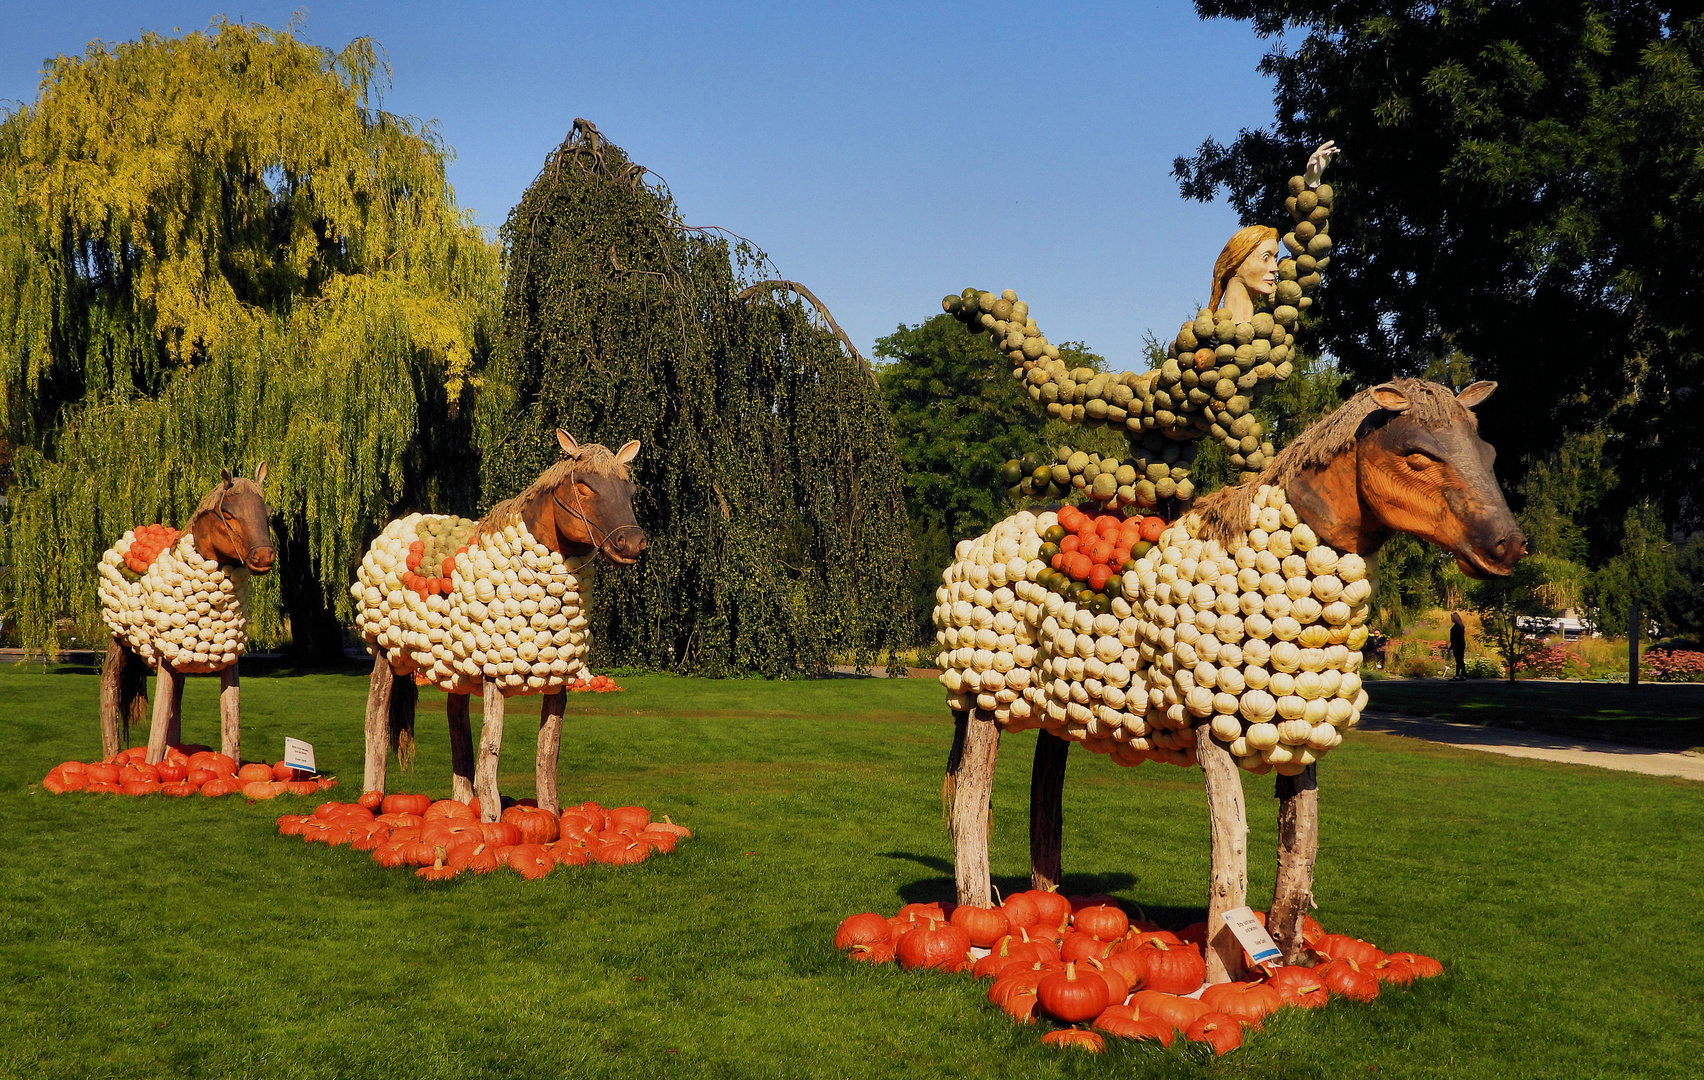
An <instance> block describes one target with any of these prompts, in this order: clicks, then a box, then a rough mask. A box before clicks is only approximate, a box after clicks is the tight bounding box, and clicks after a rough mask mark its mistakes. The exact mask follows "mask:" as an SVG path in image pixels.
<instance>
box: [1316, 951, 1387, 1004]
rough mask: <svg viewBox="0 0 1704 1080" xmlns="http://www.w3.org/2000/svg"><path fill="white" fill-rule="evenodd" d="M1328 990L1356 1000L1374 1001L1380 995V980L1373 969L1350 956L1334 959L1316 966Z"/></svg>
mask: <svg viewBox="0 0 1704 1080" xmlns="http://www.w3.org/2000/svg"><path fill="white" fill-rule="evenodd" d="M1314 971H1315V972H1317V973H1318V974H1319V977H1320V981H1321V982H1323V983H1325V987H1326V989H1327V990H1330V991H1331V992H1332V993H1334V994H1341V995H1343V996H1344V997H1346V998H1353V999H1355V1000H1356V1001H1372V1000H1373V999H1374V998H1376V997H1378V996H1379V981H1378V979H1376V978H1374V977H1373V974H1372V972H1371V971H1368V970H1363V969H1362V967H1361V965H1360V963H1358V962H1357V961H1355V960H1352V959H1349V958H1348V957H1345V958H1343V959H1342V960H1332V961H1331V962H1329V963H1325V964H1321V965H1320V966H1319V967H1317V968H1314Z"/></svg>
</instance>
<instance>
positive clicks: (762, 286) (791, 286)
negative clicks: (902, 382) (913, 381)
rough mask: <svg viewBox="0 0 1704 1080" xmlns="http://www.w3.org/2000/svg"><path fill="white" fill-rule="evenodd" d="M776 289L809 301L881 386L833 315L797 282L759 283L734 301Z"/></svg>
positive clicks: (826, 306)
mask: <svg viewBox="0 0 1704 1080" xmlns="http://www.w3.org/2000/svg"><path fill="white" fill-rule="evenodd" d="M777 289H785V290H787V291H788V292H791V293H797V294H798V295H799V296H802V297H804V298H805V299H806V300H809V301H810V302H811V306H812V307H814V308H816V310H817V314H819V315H821V316H822V317H823V319H824V320H825V321H826V322H827V323H828V328H829V329H830V330H833V331H834V335H835V336H836V337H838V338H839V339H840V341H841V344H843V345H845V346H846V351H847V352H849V353H851V354H852V359H854V360H856V361H858V366H859V367H861V368H863V369H864V374H866V375H868V376H869V377H870V381H871V382H873V383H875V384H876V385H877V386H878V387H879V386H880V385H881V383H880V382H879V381H878V380H877V379H876V373H875V372H874V371H871V370H870V365H869V364H867V363H865V362H864V357H863V354H861V353H860V352H859V351H858V347H857V346H856V345H854V344H852V339H851V338H849V337H847V336H846V331H844V330H842V329H840V324H839V323H837V322H835V321H834V316H833V315H831V314H829V310H828V305H826V304H824V303H823V302H822V301H821V300H818V299H817V298H816V294H815V293H813V292H811V291H810V290H809V289H807V288H805V287H804V286H803V285H800V284H799V283H798V282H796V281H781V280H776V281H760V282H758V283H757V284H755V285H751V286H748V287H746V288H745V289H742V290H741V291H740V294H739V296H737V297H735V299H737V300H750V299H751V298H752V297H754V296H756V295H758V294H759V293H764V292H774V291H775V290H777Z"/></svg>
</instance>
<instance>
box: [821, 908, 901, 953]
mask: <svg viewBox="0 0 1704 1080" xmlns="http://www.w3.org/2000/svg"><path fill="white" fill-rule="evenodd" d="M887 938H888V924H887V920H886V919H884V918H882V917H881V916H880V915H877V914H876V913H875V912H873V911H866V912H864V913H863V914H860V915H849V916H847V917H846V918H845V919H843V920H841V923H840V926H839V928H838V929H836V930H835V931H834V947H835V948H837V949H850V948H851V947H852V946H854V945H869V944H873V943H875V942H885V941H886V940H887Z"/></svg>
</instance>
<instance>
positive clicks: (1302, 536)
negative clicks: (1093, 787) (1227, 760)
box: [936, 486, 1372, 773]
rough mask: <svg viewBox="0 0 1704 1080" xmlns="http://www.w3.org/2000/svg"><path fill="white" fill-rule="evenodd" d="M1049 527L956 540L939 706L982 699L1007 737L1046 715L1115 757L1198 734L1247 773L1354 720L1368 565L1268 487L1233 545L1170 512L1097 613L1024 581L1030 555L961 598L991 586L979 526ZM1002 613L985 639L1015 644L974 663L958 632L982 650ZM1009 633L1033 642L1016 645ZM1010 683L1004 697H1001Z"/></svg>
mask: <svg viewBox="0 0 1704 1080" xmlns="http://www.w3.org/2000/svg"><path fill="white" fill-rule="evenodd" d="M1025 518H1028V519H1029V520H1028V521H1027V522H1026V521H1023V519H1025ZM1055 521H1056V518H1055V516H1054V515H1053V514H1052V513H1044V514H1041V515H1029V514H1019V515H1016V516H1014V517H1012V518H1009V519H1007V520H1006V521H1004V522H1002V523H1001V524H1000V525H997V526H996V527H995V528H994V530H993V531H992V532H991V533H989V534H988V536H986V537H983V538H980V539H978V540H975V541H967V542H966V543H965V544H961V545H960V546H959V551H958V553H957V554H958V561H956V562H955V563H954V564H953V566H952V567H950V568H948V570H947V572H946V574H945V575H944V576H945V579H946V584H945V585H944V586H943V587H942V589H941V590H939V591H938V592H937V597H938V598H939V599H940V600H941V604H940V606H938V607H937V608H936V624H937V625H938V626H940V627H941V631H940V633H939V634H938V635H937V638H938V640H939V641H940V642H941V643H942V645H943V646H945V647H946V649H947V651H945V652H943V653H942V654H941V656H940V657H939V663H940V666H941V667H942V669H943V673H942V676H941V681H942V683H943V684H944V685H945V686H946V687H947V690H948V694H949V697H948V703H949V705H950V706H951V707H952V708H954V709H958V710H966V709H970V708H978V709H984V710H987V711H988V712H990V713H991V714H992V716H993V719H994V720H995V722H996V723H999V724H1000V725H1001V726H1002V727H1003V728H1004V729H1005V730H1009V731H1010V730H1022V729H1025V728H1030V727H1045V728H1046V729H1048V730H1049V731H1051V732H1053V733H1054V734H1056V735H1058V736H1060V737H1061V738H1066V739H1071V740H1073V741H1077V742H1081V743H1083V744H1084V745H1085V746H1087V747H1088V748H1089V749H1091V750H1094V751H1096V752H1097V753H1105V754H1109V755H1111V756H1112V757H1113V759H1114V760H1116V761H1118V762H1119V763H1120V764H1125V765H1136V764H1140V763H1141V762H1142V761H1145V760H1154V761H1165V762H1169V763H1172V764H1176V765H1189V764H1193V763H1194V762H1195V761H1196V760H1197V759H1196V754H1195V746H1196V740H1197V738H1198V736H1199V731H1200V730H1201V729H1202V728H1205V729H1206V730H1207V731H1209V732H1211V734H1212V736H1213V737H1214V738H1216V739H1218V740H1219V741H1220V742H1221V744H1223V745H1224V746H1225V747H1227V749H1229V751H1230V752H1231V754H1232V755H1234V756H1235V758H1236V760H1237V763H1238V764H1239V765H1241V766H1242V767H1243V768H1245V769H1249V770H1251V771H1254V772H1267V771H1270V770H1272V769H1277V770H1278V771H1280V772H1284V773H1296V772H1299V771H1301V770H1302V769H1304V768H1306V767H1307V766H1308V765H1310V764H1312V763H1313V762H1314V761H1316V760H1318V758H1319V757H1320V756H1321V755H1323V754H1324V753H1326V752H1327V751H1329V750H1330V749H1331V748H1332V747H1335V746H1337V745H1338V744H1339V743H1340V742H1342V739H1343V736H1342V732H1343V731H1344V730H1346V729H1348V728H1351V727H1354V726H1355V724H1356V723H1357V722H1358V721H1359V719H1360V715H1361V710H1362V709H1363V708H1365V707H1366V703H1367V695H1366V691H1365V690H1363V689H1362V687H1361V677H1360V668H1361V653H1360V649H1361V646H1362V645H1364V644H1365V643H1366V640H1367V630H1366V626H1365V623H1366V617H1367V613H1368V607H1367V601H1368V598H1369V597H1370V596H1371V594H1372V583H1371V582H1370V581H1369V580H1368V577H1367V565H1366V562H1365V561H1364V560H1363V559H1362V558H1361V557H1360V556H1359V555H1355V554H1342V555H1340V554H1338V553H1337V552H1336V551H1334V550H1332V549H1331V548H1330V547H1328V546H1327V545H1325V544H1323V543H1321V542H1320V541H1319V539H1318V537H1316V536H1315V535H1314V533H1313V530H1312V529H1310V528H1309V527H1308V526H1307V525H1306V524H1304V523H1303V522H1301V521H1300V520H1299V519H1298V518H1297V516H1296V513H1295V510H1294V508H1293V507H1291V505H1290V503H1289V501H1288V500H1287V499H1286V498H1285V495H1284V492H1283V490H1282V489H1281V488H1277V487H1269V486H1262V487H1260V488H1259V489H1258V490H1257V491H1256V492H1255V494H1254V496H1253V498H1252V499H1251V502H1250V506H1249V519H1248V532H1247V535H1246V538H1245V539H1244V540H1243V542H1242V543H1241V544H1239V545H1238V546H1237V547H1236V548H1235V550H1233V551H1229V552H1227V551H1226V550H1225V549H1224V548H1223V547H1222V546H1221V545H1220V544H1219V543H1218V542H1217V541H1216V540H1211V539H1202V538H1201V536H1200V522H1199V518H1198V517H1196V516H1195V515H1188V516H1186V517H1185V518H1183V519H1182V520H1181V521H1179V522H1177V523H1174V524H1173V525H1172V526H1171V527H1169V528H1168V529H1166V531H1165V532H1164V533H1162V534H1161V536H1160V539H1159V542H1158V543H1157V544H1155V546H1154V548H1153V549H1152V550H1151V551H1149V552H1148V554H1147V555H1145V556H1143V557H1142V559H1140V560H1139V561H1138V563H1137V566H1136V568H1135V569H1134V570H1131V571H1129V572H1127V573H1126V574H1124V576H1123V578H1122V581H1121V583H1120V584H1121V586H1122V589H1121V592H1122V595H1115V596H1114V598H1113V600H1112V604H1111V611H1110V612H1106V613H1102V614H1098V615H1097V614H1094V613H1092V612H1090V611H1088V610H1087V609H1086V608H1080V607H1078V605H1077V604H1075V603H1074V602H1071V601H1069V600H1066V599H1065V598H1064V597H1062V596H1060V595H1059V594H1057V593H1054V592H1052V591H1050V590H1048V589H1047V588H1045V587H1043V586H1041V585H1039V584H1036V583H1035V582H1034V581H1033V580H1032V579H1033V577H1034V575H1035V574H1036V573H1037V572H1039V570H1040V569H1041V563H1040V562H1039V561H1033V560H1032V561H1031V562H1029V563H1021V561H1020V563H1012V562H1008V563H1007V564H1006V565H1005V566H1004V567H1002V571H1003V573H1002V578H1003V584H1002V588H1003V590H1004V592H1005V593H1006V595H1007V596H1009V597H1010V599H1009V600H1007V601H1005V606H1004V607H1001V606H1000V602H999V594H998V593H994V592H988V591H987V590H982V591H981V592H978V591H976V590H975V589H974V588H973V589H972V590H971V591H970V592H969V593H968V594H967V593H966V592H965V585H967V584H970V583H972V582H974V581H976V580H978V579H979V578H983V577H986V578H988V579H989V580H992V576H993V566H992V565H991V564H990V563H991V560H992V552H991V550H990V549H991V544H990V541H991V540H992V539H993V538H996V537H1008V538H1009V539H1010V542H1012V543H1014V544H1015V545H1016V546H1017V547H1018V548H1023V547H1024V546H1025V543H1026V539H1025V537H1022V536H1019V537H1012V536H1011V534H1012V532H1013V531H1015V530H1016V531H1023V530H1027V533H1028V535H1029V536H1033V537H1035V538H1036V539H1037V541H1038V542H1037V543H1036V544H1034V548H1039V546H1040V545H1039V536H1040V534H1041V533H1043V532H1045V531H1046V530H1047V529H1048V528H1049V527H1051V526H1052V525H1053V524H1054V523H1055ZM1032 550H1033V549H1032ZM992 561H997V560H992ZM1020 565H1021V567H1022V570H1023V573H1022V575H1021V576H1018V577H1014V576H1013V574H1012V571H1013V570H1015V569H1018V568H1019V567H1020ZM985 600H986V601H987V602H984V601H985ZM961 604H962V605H963V607H962V608H960V606H959V605H961ZM1002 613H1007V614H1009V615H1010V617H1011V624H1012V627H1011V632H1010V634H1009V636H1001V637H999V638H998V640H999V641H1005V640H1010V641H1011V642H1012V643H1013V646H1014V647H1013V648H1011V649H1010V650H1007V651H1008V652H1009V653H1010V654H1011V655H1010V656H1009V658H1008V659H1007V660H1005V661H1001V660H1000V659H999V653H1000V650H999V649H998V648H997V647H989V652H990V657H988V658H987V666H986V667H981V666H979V665H981V664H982V662H983V659H984V658H983V657H981V655H980V653H979V652H977V651H974V650H973V651H972V652H971V653H969V654H967V653H966V652H965V649H964V647H963V646H961V645H960V644H959V642H961V641H962V640H963V639H964V637H965V634H966V630H965V628H966V627H970V628H972V629H971V630H970V634H971V635H972V641H971V642H970V643H969V644H971V645H972V646H974V647H975V648H981V637H980V635H981V627H982V626H983V625H985V624H986V625H987V626H988V628H989V629H990V630H996V629H998V627H997V626H996V624H995V620H996V619H998V618H999V616H1000V615H1001V614H1002ZM1002 625H1003V624H1002ZM1018 642H1024V643H1025V644H1026V645H1028V646H1030V648H1028V649H1027V650H1026V651H1024V652H1023V653H1021V654H1020V653H1019V652H1018V649H1017V647H1016V645H1017V643H1018ZM1020 659H1021V660H1022V661H1023V663H1022V665H1021V667H1022V668H1023V669H1024V670H1022V671H1019V670H1018V668H1019V667H1020V664H1019V661H1020ZM989 671H993V672H994V673H995V678H994V680H993V681H994V683H995V689H994V691H993V692H992V693H990V692H989V691H988V685H989V679H988V675H987V672H989ZM1006 690H1012V691H1015V693H1011V694H1010V695H1008V696H1004V697H1003V696H1002V692H1003V691H1006Z"/></svg>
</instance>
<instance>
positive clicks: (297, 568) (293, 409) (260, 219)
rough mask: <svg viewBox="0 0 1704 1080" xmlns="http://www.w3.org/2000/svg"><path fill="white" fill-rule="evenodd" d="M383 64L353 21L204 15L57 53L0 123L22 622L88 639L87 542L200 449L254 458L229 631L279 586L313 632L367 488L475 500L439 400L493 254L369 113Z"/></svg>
mask: <svg viewBox="0 0 1704 1080" xmlns="http://www.w3.org/2000/svg"><path fill="white" fill-rule="evenodd" d="M387 76H388V72H387V70H386V68H385V65H384V64H383V63H382V61H381V60H380V57H379V54H378V52H377V50H376V48H375V46H374V45H373V43H372V42H371V41H369V40H367V39H360V40H357V41H355V42H353V43H351V44H350V45H349V46H348V47H346V48H345V49H343V50H342V51H340V52H336V53H333V52H331V51H329V50H326V49H323V48H318V47H315V46H311V45H308V44H306V43H303V42H301V41H298V40H296V38H295V37H294V36H293V35H292V33H291V32H290V30H288V29H286V30H282V31H275V30H270V29H267V28H265V27H261V26H255V25H240V24H233V23H229V22H226V21H223V20H219V21H215V22H214V23H213V24H212V26H211V27H210V28H209V29H208V30H207V31H206V32H201V33H192V34H189V35H186V36H183V37H181V38H164V37H159V36H155V35H147V36H145V37H143V38H142V39H141V40H140V41H135V42H130V43H126V44H122V45H117V46H111V47H109V46H106V45H103V44H101V43H98V42H97V43H95V44H94V45H91V46H90V48H89V50H88V51H87V52H86V53H85V54H84V55H82V56H78V57H64V56H61V57H58V58H56V59H54V60H52V61H50V62H49V63H48V65H47V68H46V71H45V75H44V78H43V81H42V84H41V90H40V94H39V96H38V98H37V100H36V101H35V102H34V103H33V104H31V105H27V106H25V107H23V108H20V109H19V110H18V111H17V112H14V113H11V114H9V115H7V116H5V117H4V119H3V120H0V445H8V446H10V447H11V448H12V452H13V455H14V458H13V462H12V470H13V476H12V484H11V487H10V491H9V494H10V496H11V497H10V500H9V506H8V507H7V509H6V521H5V530H4V537H3V539H0V544H3V549H0V561H3V562H4V563H5V564H7V565H8V566H9V567H11V568H12V570H13V572H12V573H10V574H8V575H7V577H6V580H7V581H8V582H9V585H8V591H9V593H10V595H9V596H8V597H7V598H6V600H7V601H9V603H10V604H11V606H12V608H13V610H14V614H15V618H16V619H17V623H18V625H19V628H20V631H21V633H22V635H23V637H24V639H25V641H26V642H27V643H28V644H32V645H43V646H46V647H48V648H50V649H51V648H54V647H56V646H57V645H58V644H59V632H58V630H57V629H56V621H58V620H61V619H66V618H69V619H72V620H75V621H76V623H77V624H78V626H79V628H80V629H79V636H80V637H84V638H85V639H89V638H93V637H94V636H95V635H97V634H99V633H100V630H99V625H100V624H99V621H98V605H97V602H96V590H95V580H96V576H95V566H96V561H97V559H98V558H99V556H100V554H101V552H102V551H103V550H104V549H105V548H106V547H107V546H108V545H109V544H110V543H111V542H112V541H113V539H114V538H116V537H117V536H118V535H120V534H121V533H122V532H123V531H124V530H125V529H126V528H129V527H131V526H133V525H136V524H140V523H143V522H151V521H168V522H176V523H181V522H182V521H183V520H184V518H185V515H186V514H187V513H188V511H189V510H190V509H191V508H192V507H193V506H194V505H195V502H196V501H197V500H198V499H199V498H200V497H201V495H202V494H203V493H205V491H206V490H207V488H208V487H209V486H210V485H211V483H212V481H213V480H214V479H215V478H216V477H217V476H218V474H219V469H220V468H221V467H225V466H230V467H232V468H233V469H239V470H242V471H244V472H247V471H252V470H253V468H254V467H255V465H256V464H257V463H258V462H259V461H261V460H263V459H264V460H267V461H268V462H269V463H270V474H271V479H270V482H269V483H268V495H269V501H270V502H271V504H272V506H273V507H274V510H275V512H276V515H277V516H276V517H275V519H274V522H273V525H274V529H275V531H276V532H277V533H278V534H279V540H280V541H281V557H280V563H279V572H278V573H276V574H272V575H268V576H266V577H263V578H257V579H256V590H255V604H254V609H253V610H254V615H255V621H254V625H253V626H251V633H252V634H254V635H255V636H257V637H259V638H260V639H261V640H266V639H268V638H274V637H276V636H277V634H278V632H279V629H280V605H281V603H282V604H283V606H284V607H286V608H287V609H288V610H289V612H290V616H291V623H292V630H293V632H294V637H295V639H296V643H297V645H298V647H299V648H302V649H303V651H305V652H308V653H310V654H312V653H317V654H320V655H326V654H331V655H336V654H337V653H338V652H340V650H341V625H342V623H344V622H346V621H347V619H348V617H349V612H348V611H347V607H348V596H347V593H346V589H347V584H348V580H349V575H350V572H351V570H350V568H351V566H352V565H353V563H354V561H355V560H356V559H357V558H358V557H359V554H360V551H361V547H362V544H363V541H364V540H365V539H366V538H367V537H368V536H370V535H371V534H372V533H374V532H376V530H377V527H378V526H379V525H380V524H381V523H382V522H384V521H385V520H386V519H387V518H388V517H390V516H391V515H392V512H393V510H395V509H397V508H399V507H408V508H417V509H423V510H425V509H441V510H463V511H465V510H468V509H471V508H472V506H473V504H474V503H475V502H476V501H477V498H478V494H477V493H478V486H477V485H478V466H477V462H476V459H475V457H474V454H473V452H472V409H471V407H468V408H465V409H464V407H463V406H464V399H471V397H472V394H473V390H474V387H473V385H472V384H473V382H474V379H475V376H474V371H475V369H476V366H477V364H478V363H479V362H480V361H481V360H482V358H483V357H484V355H485V354H486V352H487V351H488V347H489V346H488V343H489V340H490V338H491V336H492V333H493V332H494V328H495V322H496V315H497V311H498V304H499V301H500V298H501V291H502V286H501V258H500V249H499V248H498V246H497V245H496V244H493V243H491V242H490V241H489V240H487V239H486V238H485V237H484V236H483V234H482V233H481V232H480V231H479V230H478V229H477V228H475V227H474V226H473V225H472V224H471V222H470V220H469V219H468V217H467V215H466V214H464V213H463V212H462V211H460V210H458V209H457V207H456V204H455V199H454V195H453V193H452V192H451V190H450V187H449V184H448V182H447V180H446V177H445V163H446V157H447V151H446V148H445V147H444V146H443V145H442V143H441V142H440V141H439V139H438V138H437V136H436V135H435V133H434V132H433V131H432V130H431V129H430V128H428V127H426V126H423V125H421V124H419V123H417V122H414V121H411V120H407V119H403V118H399V117H396V116H393V115H391V114H388V113H386V112H384V111H382V110H380V109H379V108H377V107H375V105H374V103H373V101H374V97H375V95H376V91H377V90H378V89H379V88H380V86H381V84H382V82H383V80H384V79H385V78H386V77H387ZM468 404H469V406H471V402H468Z"/></svg>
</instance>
